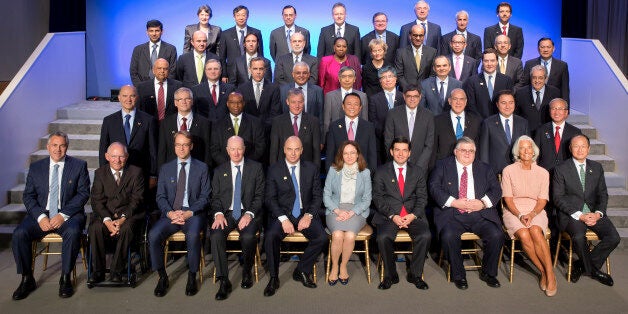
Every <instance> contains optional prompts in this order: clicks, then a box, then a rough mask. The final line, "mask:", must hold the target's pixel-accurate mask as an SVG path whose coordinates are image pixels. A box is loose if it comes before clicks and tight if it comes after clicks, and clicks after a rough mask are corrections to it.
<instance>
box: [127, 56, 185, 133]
mask: <svg viewBox="0 0 628 314" xmlns="http://www.w3.org/2000/svg"><path fill="white" fill-rule="evenodd" d="M169 67H170V66H169V65H168V61H166V59H163V58H159V59H157V60H156V61H155V64H154V65H153V74H154V75H155V78H154V79H152V80H149V81H144V82H141V83H140V84H138V85H137V95H138V101H137V102H138V103H139V109H140V110H142V111H144V112H146V113H148V114H150V115H151V116H153V117H154V118H155V119H156V120H157V121H158V123H161V121H163V119H164V118H165V117H166V116H168V115H171V114H173V113H175V112H177V109H176V108H175V106H174V91H176V90H177V89H179V88H180V87H182V86H183V84H182V83H181V82H179V81H177V80H175V79H170V78H168V73H169V72H170V70H169Z"/></svg>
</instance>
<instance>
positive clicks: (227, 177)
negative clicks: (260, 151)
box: [222, 162, 246, 201]
mask: <svg viewBox="0 0 628 314" xmlns="http://www.w3.org/2000/svg"><path fill="white" fill-rule="evenodd" d="M240 171H241V172H242V185H244V182H246V181H245V180H244V176H245V172H244V163H243V164H242V168H241V169H240ZM222 176H223V185H224V186H225V189H224V193H225V196H229V201H232V200H233V178H232V175H231V162H227V167H225V172H224V173H223V174H222ZM243 188H244V187H243ZM241 190H244V189H241Z"/></svg>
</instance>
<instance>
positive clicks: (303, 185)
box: [265, 158, 323, 221]
mask: <svg viewBox="0 0 628 314" xmlns="http://www.w3.org/2000/svg"><path fill="white" fill-rule="evenodd" d="M299 168H300V169H299V171H300V174H299V192H300V193H301V208H302V209H303V213H308V214H311V215H312V216H314V218H316V217H318V215H319V212H320V210H321V203H322V202H323V191H322V189H321V181H320V179H319V173H320V172H319V169H318V166H316V165H315V164H313V163H311V162H308V161H305V160H303V159H301V161H300V167H299ZM290 171H291V169H288V166H287V165H286V161H285V159H284V158H281V159H279V160H277V162H276V163H274V164H272V165H270V167H269V168H268V175H267V177H266V195H265V199H266V201H265V205H266V208H267V210H268V211H269V214H270V216H269V217H268V220H269V221H271V219H277V218H278V217H279V216H282V215H286V216H288V217H290V215H291V214H292V207H293V205H294V199H295V198H296V194H295V193H294V185H293V183H292V176H291V175H290Z"/></svg>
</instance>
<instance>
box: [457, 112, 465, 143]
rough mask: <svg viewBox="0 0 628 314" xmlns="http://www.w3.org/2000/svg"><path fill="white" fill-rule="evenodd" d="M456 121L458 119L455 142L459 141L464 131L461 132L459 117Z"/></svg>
mask: <svg viewBox="0 0 628 314" xmlns="http://www.w3.org/2000/svg"><path fill="white" fill-rule="evenodd" d="M456 119H458V124H456V140H459V139H460V138H461V137H462V135H463V134H464V131H463V130H462V125H461V124H460V116H457V117H456Z"/></svg>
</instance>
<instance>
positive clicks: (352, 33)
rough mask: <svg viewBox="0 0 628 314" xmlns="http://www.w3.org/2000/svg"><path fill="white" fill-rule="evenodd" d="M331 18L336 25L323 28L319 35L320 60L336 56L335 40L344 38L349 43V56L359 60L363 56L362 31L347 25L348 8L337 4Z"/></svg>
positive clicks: (318, 53)
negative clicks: (361, 45)
mask: <svg viewBox="0 0 628 314" xmlns="http://www.w3.org/2000/svg"><path fill="white" fill-rule="evenodd" d="M331 16H332V18H333V19H334V23H332V24H331V25H328V26H325V27H323V28H321V33H320V35H318V46H317V52H316V56H317V57H318V58H319V59H320V58H322V57H324V56H329V55H332V54H334V40H335V39H336V37H343V38H344V39H345V41H346V42H347V54H350V55H354V56H356V57H358V58H360V56H361V55H362V53H361V51H360V50H361V49H362V47H360V29H359V28H358V27H357V26H354V25H351V24H349V23H346V20H345V19H346V17H347V8H346V7H345V5H344V4H342V3H341V2H336V3H335V4H334V6H333V7H332V8H331Z"/></svg>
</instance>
